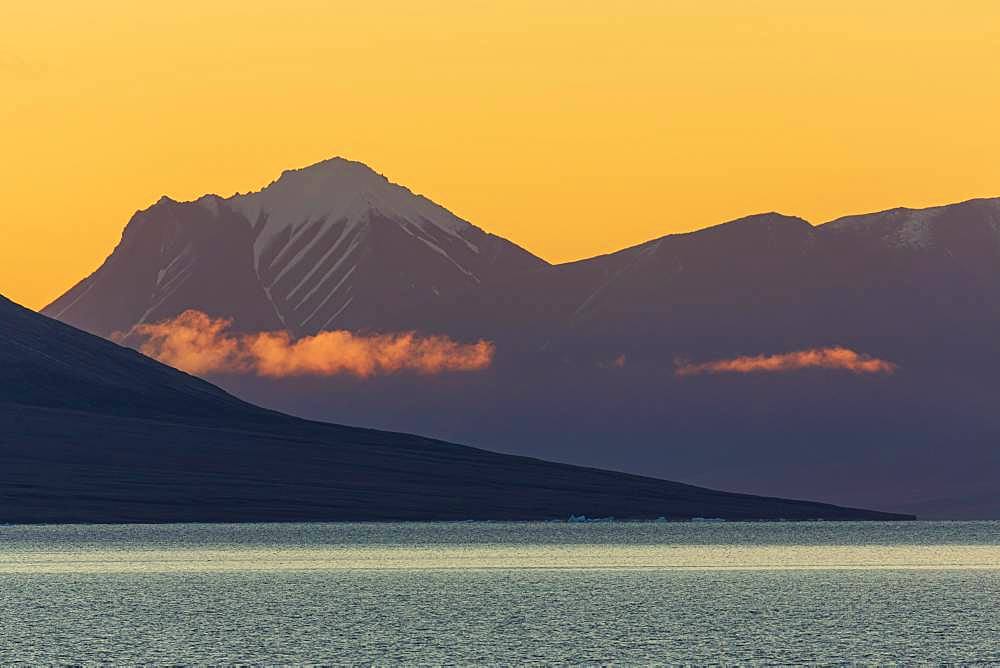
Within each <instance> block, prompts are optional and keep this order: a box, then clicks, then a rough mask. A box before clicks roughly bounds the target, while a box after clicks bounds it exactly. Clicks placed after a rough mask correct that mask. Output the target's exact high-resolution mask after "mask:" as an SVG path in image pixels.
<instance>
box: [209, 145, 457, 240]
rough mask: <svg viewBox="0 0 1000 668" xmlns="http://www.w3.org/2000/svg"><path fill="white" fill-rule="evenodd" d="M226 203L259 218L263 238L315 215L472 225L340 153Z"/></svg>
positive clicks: (451, 228) (452, 229)
mask: <svg viewBox="0 0 1000 668" xmlns="http://www.w3.org/2000/svg"><path fill="white" fill-rule="evenodd" d="M229 202H230V204H231V205H232V206H233V207H234V208H236V209H237V210H239V211H241V212H242V213H243V214H244V215H246V217H247V218H248V219H249V220H250V221H251V222H253V223H257V222H260V224H261V225H262V234H261V238H262V239H266V238H267V237H269V236H271V233H272V232H277V231H280V230H283V229H285V228H287V227H288V226H300V225H304V224H308V223H313V222H315V221H318V220H325V221H327V222H328V223H333V222H336V221H338V220H345V221H347V222H348V223H352V224H353V223H357V222H364V221H366V220H369V219H370V218H371V214H372V213H378V214H380V215H382V216H386V217H390V218H393V219H397V220H405V221H408V222H410V223H412V224H414V225H416V226H419V227H424V226H433V227H435V228H437V229H439V230H441V231H444V232H447V233H449V234H455V233H458V232H462V231H466V230H468V229H470V228H472V225H471V224H470V223H468V222H466V221H465V220H462V219H461V218H459V217H458V216H455V215H454V214H452V213H451V212H450V211H448V210H447V209H445V208H444V207H441V206H439V205H437V204H435V203H434V202H432V201H431V200H429V199H427V198H426V197H423V196H421V195H417V194H415V193H413V192H412V191H411V190H410V189H409V188H406V187H405V186H401V185H399V184H396V183H393V182H392V181H390V180H389V179H388V178H386V177H385V176H383V175H382V174H379V173H378V172H376V171H375V170H374V169H372V168H371V167H369V166H368V165H366V164H364V163H362V162H357V161H354V160H348V159H346V158H341V157H334V158H330V159H327V160H323V161H321V162H317V163H315V164H312V165H309V166H307V167H302V168H299V169H289V170H285V171H284V172H282V173H281V176H279V177H278V179H276V180H275V181H272V182H271V183H270V184H268V185H267V186H266V187H265V188H263V189H261V190H259V191H257V192H251V193H247V194H244V195H236V196H234V197H232V198H231V199H230V200H229Z"/></svg>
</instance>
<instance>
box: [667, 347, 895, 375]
mask: <svg viewBox="0 0 1000 668" xmlns="http://www.w3.org/2000/svg"><path fill="white" fill-rule="evenodd" d="M798 369H843V370H845V371H850V372H852V373H857V374H862V373H892V372H893V371H895V370H896V365H895V364H893V363H892V362H886V361H885V360H881V359H878V358H877V357H871V356H870V355H863V354H859V353H856V352H854V351H853V350H851V349H849V348H843V347H840V346H836V347H832V348H812V349H809V350H797V351H794V352H789V353H781V354H778V355H756V356H753V357H749V356H748V357H734V358H731V359H721V360H712V361H710V362H701V363H698V364H691V363H687V362H679V363H678V364H677V368H676V373H677V375H678V376H695V375H699V374H705V373H709V374H716V373H764V372H769V373H775V372H780V371H795V370H798Z"/></svg>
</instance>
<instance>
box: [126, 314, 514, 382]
mask: <svg viewBox="0 0 1000 668" xmlns="http://www.w3.org/2000/svg"><path fill="white" fill-rule="evenodd" d="M231 325H232V321H231V320H226V319H223V318H211V317H209V316H208V315H206V314H204V313H202V312H200V311H194V310H189V311H185V312H184V313H182V314H180V315H179V316H177V317H176V318H173V319H170V320H165V321H163V322H159V323H156V324H143V325H139V326H137V327H136V328H135V330H134V332H135V333H136V334H138V335H139V336H141V337H144V341H143V343H142V344H141V345H140V347H139V350H140V351H142V352H143V353H144V354H146V355H148V356H150V357H153V358H155V359H157V360H159V361H161V362H163V363H165V364H169V365H170V366H173V367H177V368H178V369H183V370H184V371H188V372H190V373H194V374H208V373H255V374H257V375H259V376H268V377H275V378H276V377H284V376H307V375H311V376H332V375H336V374H351V375H354V376H359V377H362V378H368V377H370V376H375V375H382V374H390V373H396V372H399V371H414V372H416V373H428V374H430V373H440V372H442V371H475V370H478V369H484V368H486V367H488V366H489V365H490V363H491V362H492V360H493V352H494V347H493V344H492V343H490V342H488V341H479V342H477V343H472V344H464V343H458V342H455V341H452V340H451V339H449V338H447V337H444V336H427V337H422V336H417V335H416V334H414V333H412V332H404V333H399V334H378V335H373V336H361V335H357V334H352V333H351V332H347V331H341V330H337V331H329V332H320V333H319V334H317V335H315V336H308V337H304V338H301V339H293V338H292V337H291V335H290V334H289V333H288V332H259V333H255V334H233V333H230V332H229V328H230V326H231Z"/></svg>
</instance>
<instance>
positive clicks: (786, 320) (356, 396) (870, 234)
mask: <svg viewBox="0 0 1000 668" xmlns="http://www.w3.org/2000/svg"><path fill="white" fill-rule="evenodd" d="M189 308H194V309H198V310H201V311H204V312H206V313H208V314H209V315H212V316H217V317H226V318H232V319H233V320H234V324H233V326H234V328H236V329H238V330H243V331H258V330H264V329H287V330H289V331H290V332H292V333H293V334H294V335H296V336H300V335H307V334H313V333H316V332H317V331H320V330H322V329H332V328H345V329H351V330H360V331H383V332H395V331H403V330H416V331H418V332H421V333H427V334H446V335H448V336H450V337H452V338H455V339H457V340H459V341H476V340H480V339H486V340H489V341H492V342H493V343H494V344H495V346H496V356H495V360H494V364H493V366H492V367H491V368H490V369H489V370H487V371H483V372H477V373H474V374H463V375H461V376H449V375H442V376H435V377H414V376H406V375H402V376H396V377H387V378H379V379H368V380H364V381H358V380H355V379H352V378H326V379H317V378H298V379H279V380H275V379H261V378H255V377H251V376H238V375H226V376H218V377H215V378H214V380H215V381H217V382H219V383H220V384H222V385H223V386H224V387H226V388H227V389H229V390H231V391H233V392H236V393H237V394H239V395H240V396H243V397H246V398H249V399H251V400H253V401H255V402H257V403H261V404H264V405H267V406H270V407H274V408H279V409H282V410H285V411H290V412H293V413H296V414H299V415H304V416H309V417H313V418H321V419H330V420H336V421H342V422H351V423H357V424H370V425H375V426H379V427H382V428H389V429H400V430H407V431H419V432H422V433H429V434H433V435H435V436H439V437H442V438H447V439H450V440H459V441H466V442H475V443H477V444H481V445H484V446H487V447H490V448H494V449H497V450H503V451H507V452H512V453H518V454H529V455H534V456H542V457H546V458H551V459H557V460H562V461H569V462H574V463H580V464H587V465H593V466H600V467H606V468H615V469H620V470H627V471H632V472H642V473H648V474H654V475H671V476H679V477H682V478H684V479H687V480H691V481H695V482H698V483H699V484H705V485H709V486H715V487H723V488H730V489H739V490H742V491H748V492H754V493H777V494H782V495H787V496H799V497H809V498H813V497H815V498H820V499H823V500H826V501H831V502H837V503H845V504H850V505H864V506H874V507H887V508H892V509H898V510H901V511H917V512H919V513H920V514H921V515H924V516H940V517H1000V485H998V483H997V482H996V480H997V479H998V474H1000V450H998V449H997V448H996V443H997V442H998V440H1000V414H998V411H996V410H995V408H994V406H995V405H996V403H997V401H998V400H1000V381H998V380H997V379H998V377H1000V199H984V200H972V201H968V202H963V203H960V204H954V205H950V206H942V207H934V208H930V209H922V210H913V209H893V210H890V211H885V212H880V213H874V214H867V215H860V216H851V217H847V218H841V219H838V220H835V221H831V222H829V223H825V224H822V225H818V226H813V225H811V224H810V223H808V222H806V221H804V220H802V219H800V218H794V217H789V216H784V215H781V214H777V213H767V214H760V215H755V216H750V217H747V218H743V219H739V220H736V221H732V222H729V223H725V224H722V225H718V226H715V227H711V228H708V229H704V230H700V231H697V232H693V233H688V234H675V235H669V236H666V237H662V238H660V239H656V240H653V241H650V242H647V243H645V244H641V245H639V246H635V247H632V248H628V249H625V250H622V251H619V252H617V253H612V254H609V255H603V256H600V257H595V258H591V259H587V260H582V261H579V262H572V263H567V264H562V265H548V264H547V263H545V262H543V261H542V260H540V259H538V258H536V257H534V256H533V255H531V254H530V253H528V252H527V251H524V250H522V249H520V248H518V247H517V246H515V245H513V244H511V243H509V242H506V241H504V240H502V239H499V238H498V237H495V236H492V235H488V234H487V233H485V232H483V231H481V230H479V229H478V228H475V227H473V226H472V225H470V224H468V223H465V222H464V221H461V220H460V219H458V218H456V217H454V216H452V215H451V214H449V213H448V212H447V211H445V210H444V209H442V208H441V207H438V206H437V205H435V204H433V203H431V202H429V201H428V200H426V199H424V198H421V197H418V196H416V195H413V194H412V193H410V192H409V191H408V190H406V189H405V188H402V187H400V186H395V185H392V184H390V183H389V182H388V181H386V180H385V179H384V178H383V177H381V176H378V175H377V174H375V173H374V172H372V171H371V170H369V169H368V168H367V167H364V166H363V165H360V164H359V163H352V162H348V161H344V160H339V159H334V160H331V161H327V162H323V163H319V164H318V165H314V166H312V167H308V168H306V169H303V170H297V171H293V172H286V173H285V174H283V175H282V177H281V178H279V179H278V180H277V181H276V182H274V183H273V184H271V185H270V186H268V187H267V188H265V189H264V190H262V191H261V192H259V193H254V194H250V195H238V196H235V197H232V198H230V199H228V200H222V199H220V198H217V197H214V196H208V197H206V198H202V199H201V200H198V201H197V202H194V203H183V204H181V203H176V202H171V201H166V200H161V201H160V202H159V203H158V204H156V205H154V206H153V207H151V208H150V209H148V210H147V211H144V212H140V213H138V214H136V216H135V217H134V218H133V220H132V221H131V222H130V223H129V225H128V227H127V228H126V231H125V234H124V236H123V239H122V242H121V244H119V246H118V248H117V249H115V251H114V253H113V254H112V255H111V257H109V258H108V260H107V261H106V262H105V264H104V265H103V266H102V267H101V268H100V269H98V271H96V272H95V273H94V274H93V275H91V276H90V277H88V278H86V279H84V280H83V281H81V282H80V283H79V284H78V285H77V286H76V287H74V288H73V289H72V290H70V291H69V292H68V293H67V294H66V295H64V296H63V297H61V298H59V299H58V300H56V301H55V302H54V303H53V304H52V305H50V306H49V307H47V308H46V309H45V310H44V311H43V312H44V313H46V314H48V315H50V316H52V317H56V318H59V319H61V320H63V321H65V322H67V323H70V324H73V325H75V326H78V327H81V328H83V329H86V330H88V331H91V332H94V333H97V334H101V335H103V336H110V335H112V334H114V333H116V332H123V333H127V332H129V331H132V328H133V327H135V326H136V325H138V324H142V323H150V322H156V321H159V320H163V319H165V318H170V317H173V316H175V315H177V314H178V313H180V312H181V311H183V310H185V309H189ZM126 340H127V341H129V342H130V343H134V340H133V339H126ZM834 346H840V347H845V348H847V349H849V350H851V351H853V352H855V353H857V354H858V355H861V356H871V357H873V358H877V359H879V360H885V361H886V364H887V365H889V366H890V367H891V368H893V369H895V370H896V371H895V373H891V374H882V375H865V374H855V373H851V372H849V371H844V370H837V369H817V368H812V369H801V370H792V371H787V370H786V371H782V372H772V373H756V374H737V375H733V374H728V375H727V374H724V375H708V376H684V377H680V376H678V375H677V374H676V373H675V370H676V368H677V365H678V364H679V363H681V362H684V361H691V362H704V361H708V360H717V359H726V358H734V357H739V356H762V355H763V356H767V355H781V354H785V353H789V352H793V351H800V350H807V349H822V348H828V347H834Z"/></svg>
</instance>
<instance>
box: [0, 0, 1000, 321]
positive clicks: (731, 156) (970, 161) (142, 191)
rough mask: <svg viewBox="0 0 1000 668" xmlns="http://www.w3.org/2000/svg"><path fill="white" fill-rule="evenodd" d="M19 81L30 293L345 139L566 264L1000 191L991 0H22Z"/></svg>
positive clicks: (5, 41) (35, 295)
mask: <svg viewBox="0 0 1000 668" xmlns="http://www.w3.org/2000/svg"><path fill="white" fill-rule="evenodd" d="M361 5H363V7H362V6H361ZM0 89H2V90H3V95H2V96H0V127H2V135H0V137H2V143H0V146H2V148H3V159H2V161H0V198H2V202H3V204H4V211H3V216H2V219H0V232H2V237H0V238H2V240H3V243H2V244H0V292H2V293H3V294H5V295H7V296H9V297H11V298H13V299H15V300H17V301H20V302H22V303H24V304H26V305H28V306H31V307H36V308H38V307H41V306H43V305H44V304H45V303H47V302H48V301H49V300H51V299H52V298H54V297H56V296H57V295H58V294H60V293H61V292H62V291H63V290H64V289H66V288H67V287H69V285H70V284H72V283H73V282H75V281H76V280H77V279H79V278H81V277H82V276H83V275H85V274H86V273H89V272H90V271H92V270H93V269H94V268H95V267H96V266H97V265H98V264H99V263H100V261H101V260H103V258H104V257H105V256H106V255H107V253H109V252H110V251H111V249H112V247H113V246H114V244H115V243H116V242H117V240H118V238H119V236H120V235H121V230H122V227H123V226H124V225H125V223H126V222H127V220H128V218H129V216H130V215H131V213H132V212H133V211H135V210H136V209H139V208H144V207H146V206H148V205H149V204H151V203H152V202H153V201H155V200H156V199H157V198H158V197H159V196H160V195H161V194H164V193H166V194H169V195H170V196H172V197H174V198H178V199H182V198H192V197H196V196H197V195H200V194H202V193H204V192H216V193H219V194H224V195H228V194H231V193H232V192H234V191H237V190H249V189H254V188H258V187H260V186H262V185H264V184H266V183H267V182H269V181H270V180H272V179H273V178H274V177H276V176H277V174H278V173H279V172H280V171H281V170H282V169H285V168H289V167H298V166H304V165H306V164H310V163H312V162H315V161H318V160H321V159H323V158H327V157H330V156H333V155H342V156H345V157H349V158H352V159H356V160H361V161H363V162H366V163H368V164H369V165H371V166H372V167H374V168H375V169H376V170H378V171H380V172H382V173H384V174H385V175H386V176H388V177H389V178H390V179H391V180H393V181H396V182H399V183H403V184H405V185H407V186H409V187H410V188H412V189H413V190H414V191H416V192H419V193H422V194H425V195H427V196H429V197H431V198H432V199H434V200H436V201H438V202H439V203H441V204H443V205H445V206H446V207H448V208H449V209H451V210H452V211H454V212H455V213H457V214H458V215H460V216H462V217H464V218H467V219H469V220H471V221H472V222H473V223H476V224H477V225H479V226H481V227H484V228H486V229H487V230H489V231H492V232H496V233H498V234H501V235H503V236H506V237H508V238H510V239H512V240H514V241H516V242H518V243H521V244H523V245H524V246H526V247H528V248H529V249H531V250H533V251H534V252H536V253H538V254H540V255H542V256H543V257H545V258H547V259H549V260H553V261H561V260H568V259H573V258H579V257H584V256H587V255H592V254H596V253H599V252H604V251H609V250H613V249H617V248H619V247H622V246H625V245H628V244H633V243H637V242H640V241H643V240H646V239H649V238H652V237H656V236H659V235H662V234H665V233H669V232H675V231H683V230H690V229H694V228H698V227H703V226H706V225H709V224H712V223H715V222H719V221H722V220H725V219H729V218H734V217H737V216H740V215H744V214H748V213H751V212H757V211H762V210H772V209H776V210H779V211H782V212H785V213H793V214H798V215H802V216H804V217H806V218H808V219H810V220H812V221H814V222H819V221H822V220H825V219H829V218H832V217H835V216H838V215H842V214H846V213H851V212H859V211H868V210H876V209H880V208H888V207H891V206H896V205H909V206H921V205H929V204H934V203H943V202H950V201H957V200H961V199H965V198H969V197H978V196H991V195H1000V159H998V155H1000V120H998V117H1000V2H996V1H995V0H981V1H976V0H961V1H959V2H953V3H943V2H939V1H935V2H924V1H921V0H880V1H879V2H875V3H872V2H869V1H865V2H860V1H850V0H848V1H844V0H838V1H837V2H820V1H818V0H817V1H815V2H803V1H802V0H794V1H792V0H789V1H784V0H770V1H768V0H759V1H752V0H733V1H724V0H715V1H714V2H701V1H689V2H672V1H670V0H652V1H648V2H646V1H639V0H636V1H632V2H629V1H627V0H623V1H622V2H616V3H609V2H606V1H603V0H602V1H600V2H597V1H590V0H567V1H562V0H542V1H539V0H529V1H521V0H505V1H503V2H495V3H480V2H469V1H468V0H454V1H452V0H430V1H424V2H420V3H416V2H401V1H383V2H379V1H377V0H376V1H371V0H369V1H367V2H364V3H359V2H334V1H330V0H325V1H321V0H311V1H310V0H280V1H278V0H274V1H272V0H239V1H236V0H212V2H205V0H198V1H197V2H195V1H192V0H176V1H175V2H172V3H169V4H166V3H136V2H133V1H131V0H129V1H124V0H96V1H95V2H86V3H84V2H76V1H75V0H49V1H48V2H34V3H13V2H7V3H4V7H3V9H0Z"/></svg>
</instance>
